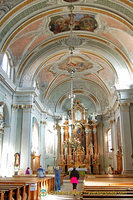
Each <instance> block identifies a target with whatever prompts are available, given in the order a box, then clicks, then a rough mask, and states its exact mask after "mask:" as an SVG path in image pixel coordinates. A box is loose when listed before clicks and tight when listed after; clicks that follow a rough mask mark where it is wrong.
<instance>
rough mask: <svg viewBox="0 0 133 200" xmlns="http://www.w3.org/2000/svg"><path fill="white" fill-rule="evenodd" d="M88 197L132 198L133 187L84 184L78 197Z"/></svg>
mask: <svg viewBox="0 0 133 200" xmlns="http://www.w3.org/2000/svg"><path fill="white" fill-rule="evenodd" d="M89 198H94V199H95V198H114V199H117V198H126V199H128V198H133V187H132V186H131V187H127V186H84V187H83V189H82V192H81V196H80V199H81V200H87V199H89Z"/></svg>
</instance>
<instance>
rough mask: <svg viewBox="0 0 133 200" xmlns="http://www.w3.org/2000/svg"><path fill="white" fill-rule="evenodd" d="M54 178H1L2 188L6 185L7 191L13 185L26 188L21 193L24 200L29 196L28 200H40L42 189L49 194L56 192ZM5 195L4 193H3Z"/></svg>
mask: <svg viewBox="0 0 133 200" xmlns="http://www.w3.org/2000/svg"><path fill="white" fill-rule="evenodd" d="M54 180H55V179H54V176H53V177H52V176H48V177H44V178H38V177H32V178H30V176H29V177H25V176H24V177H12V178H0V186H1V185H5V189H9V188H8V186H9V185H12V186H15V187H17V186H18V187H19V186H20V185H23V186H24V191H23V192H21V194H23V195H22V200H25V196H27V199H28V200H38V198H39V197H40V191H41V189H45V190H46V191H47V193H49V192H50V191H51V190H54ZM2 195H3V193H2Z"/></svg>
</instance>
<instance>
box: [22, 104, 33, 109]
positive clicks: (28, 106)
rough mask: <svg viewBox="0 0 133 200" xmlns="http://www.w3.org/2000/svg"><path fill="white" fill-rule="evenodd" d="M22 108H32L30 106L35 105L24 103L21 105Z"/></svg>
mask: <svg viewBox="0 0 133 200" xmlns="http://www.w3.org/2000/svg"><path fill="white" fill-rule="evenodd" d="M21 108H22V109H30V108H33V105H31V104H28V105H27V104H23V105H21Z"/></svg>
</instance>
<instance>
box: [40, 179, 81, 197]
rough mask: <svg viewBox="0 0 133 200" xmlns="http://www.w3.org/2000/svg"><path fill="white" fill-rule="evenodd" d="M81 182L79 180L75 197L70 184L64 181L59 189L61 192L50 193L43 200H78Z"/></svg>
mask: <svg viewBox="0 0 133 200" xmlns="http://www.w3.org/2000/svg"><path fill="white" fill-rule="evenodd" d="M82 185H83V180H79V184H78V187H77V195H76V196H74V195H73V191H72V184H71V183H70V181H69V180H64V181H63V185H62V187H61V192H52V193H51V194H49V195H47V196H45V198H41V200H43V199H45V200H46V199H47V200H79V199H80V192H81V190H82Z"/></svg>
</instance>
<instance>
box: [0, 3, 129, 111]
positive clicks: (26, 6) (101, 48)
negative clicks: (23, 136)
mask: <svg viewBox="0 0 133 200" xmlns="http://www.w3.org/2000/svg"><path fill="white" fill-rule="evenodd" d="M71 6H72V7H73V9H72V10H71V9H70V8H72V7H71ZM0 12H1V13H0V18H1V21H0V51H1V54H4V53H5V52H8V55H10V60H11V61H12V62H11V63H12V64H11V67H13V69H14V73H15V76H16V79H15V80H14V84H16V85H17V86H21V87H32V86H33V83H34V84H36V85H37V88H38V91H39V95H38V98H39V101H40V102H41V103H42V104H43V105H44V107H45V108H46V109H47V110H51V112H55V111H56V112H57V113H63V112H65V113H66V112H67V110H68V109H70V99H69V94H70V87H71V80H72V79H71V71H72V70H73V72H74V75H73V91H74V94H75V95H76V98H78V99H79V100H80V102H81V103H82V104H83V105H84V106H85V107H86V108H88V110H89V111H88V113H93V112H99V113H101V112H102V113H103V112H106V107H108V106H109V107H113V104H111V100H112V102H114V101H113V98H114V90H112V88H115V89H116V90H117V89H118V88H121V85H122V84H125V83H126V84H125V85H126V86H125V87H127V88H130V87H131V85H132V84H133V83H132V82H133V81H132V80H133V77H132V73H133V67H132V66H133V56H132V55H133V26H132V21H133V15H132V13H133V3H132V1H128V0H125V1H123V0H117V1H114V0H102V1H101V0H96V1H95V0H47V1H46V0H41V1H40V0H38V1H36V0H25V1H22V0H17V1H16V0H12V1H10V0H0ZM71 49H73V52H72V51H71ZM25 77H26V78H25ZM27 77H29V78H27ZM123 77H124V78H123ZM123 80H124V82H123ZM127 81H128V82H127ZM127 83H128V84H127Z"/></svg>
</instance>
